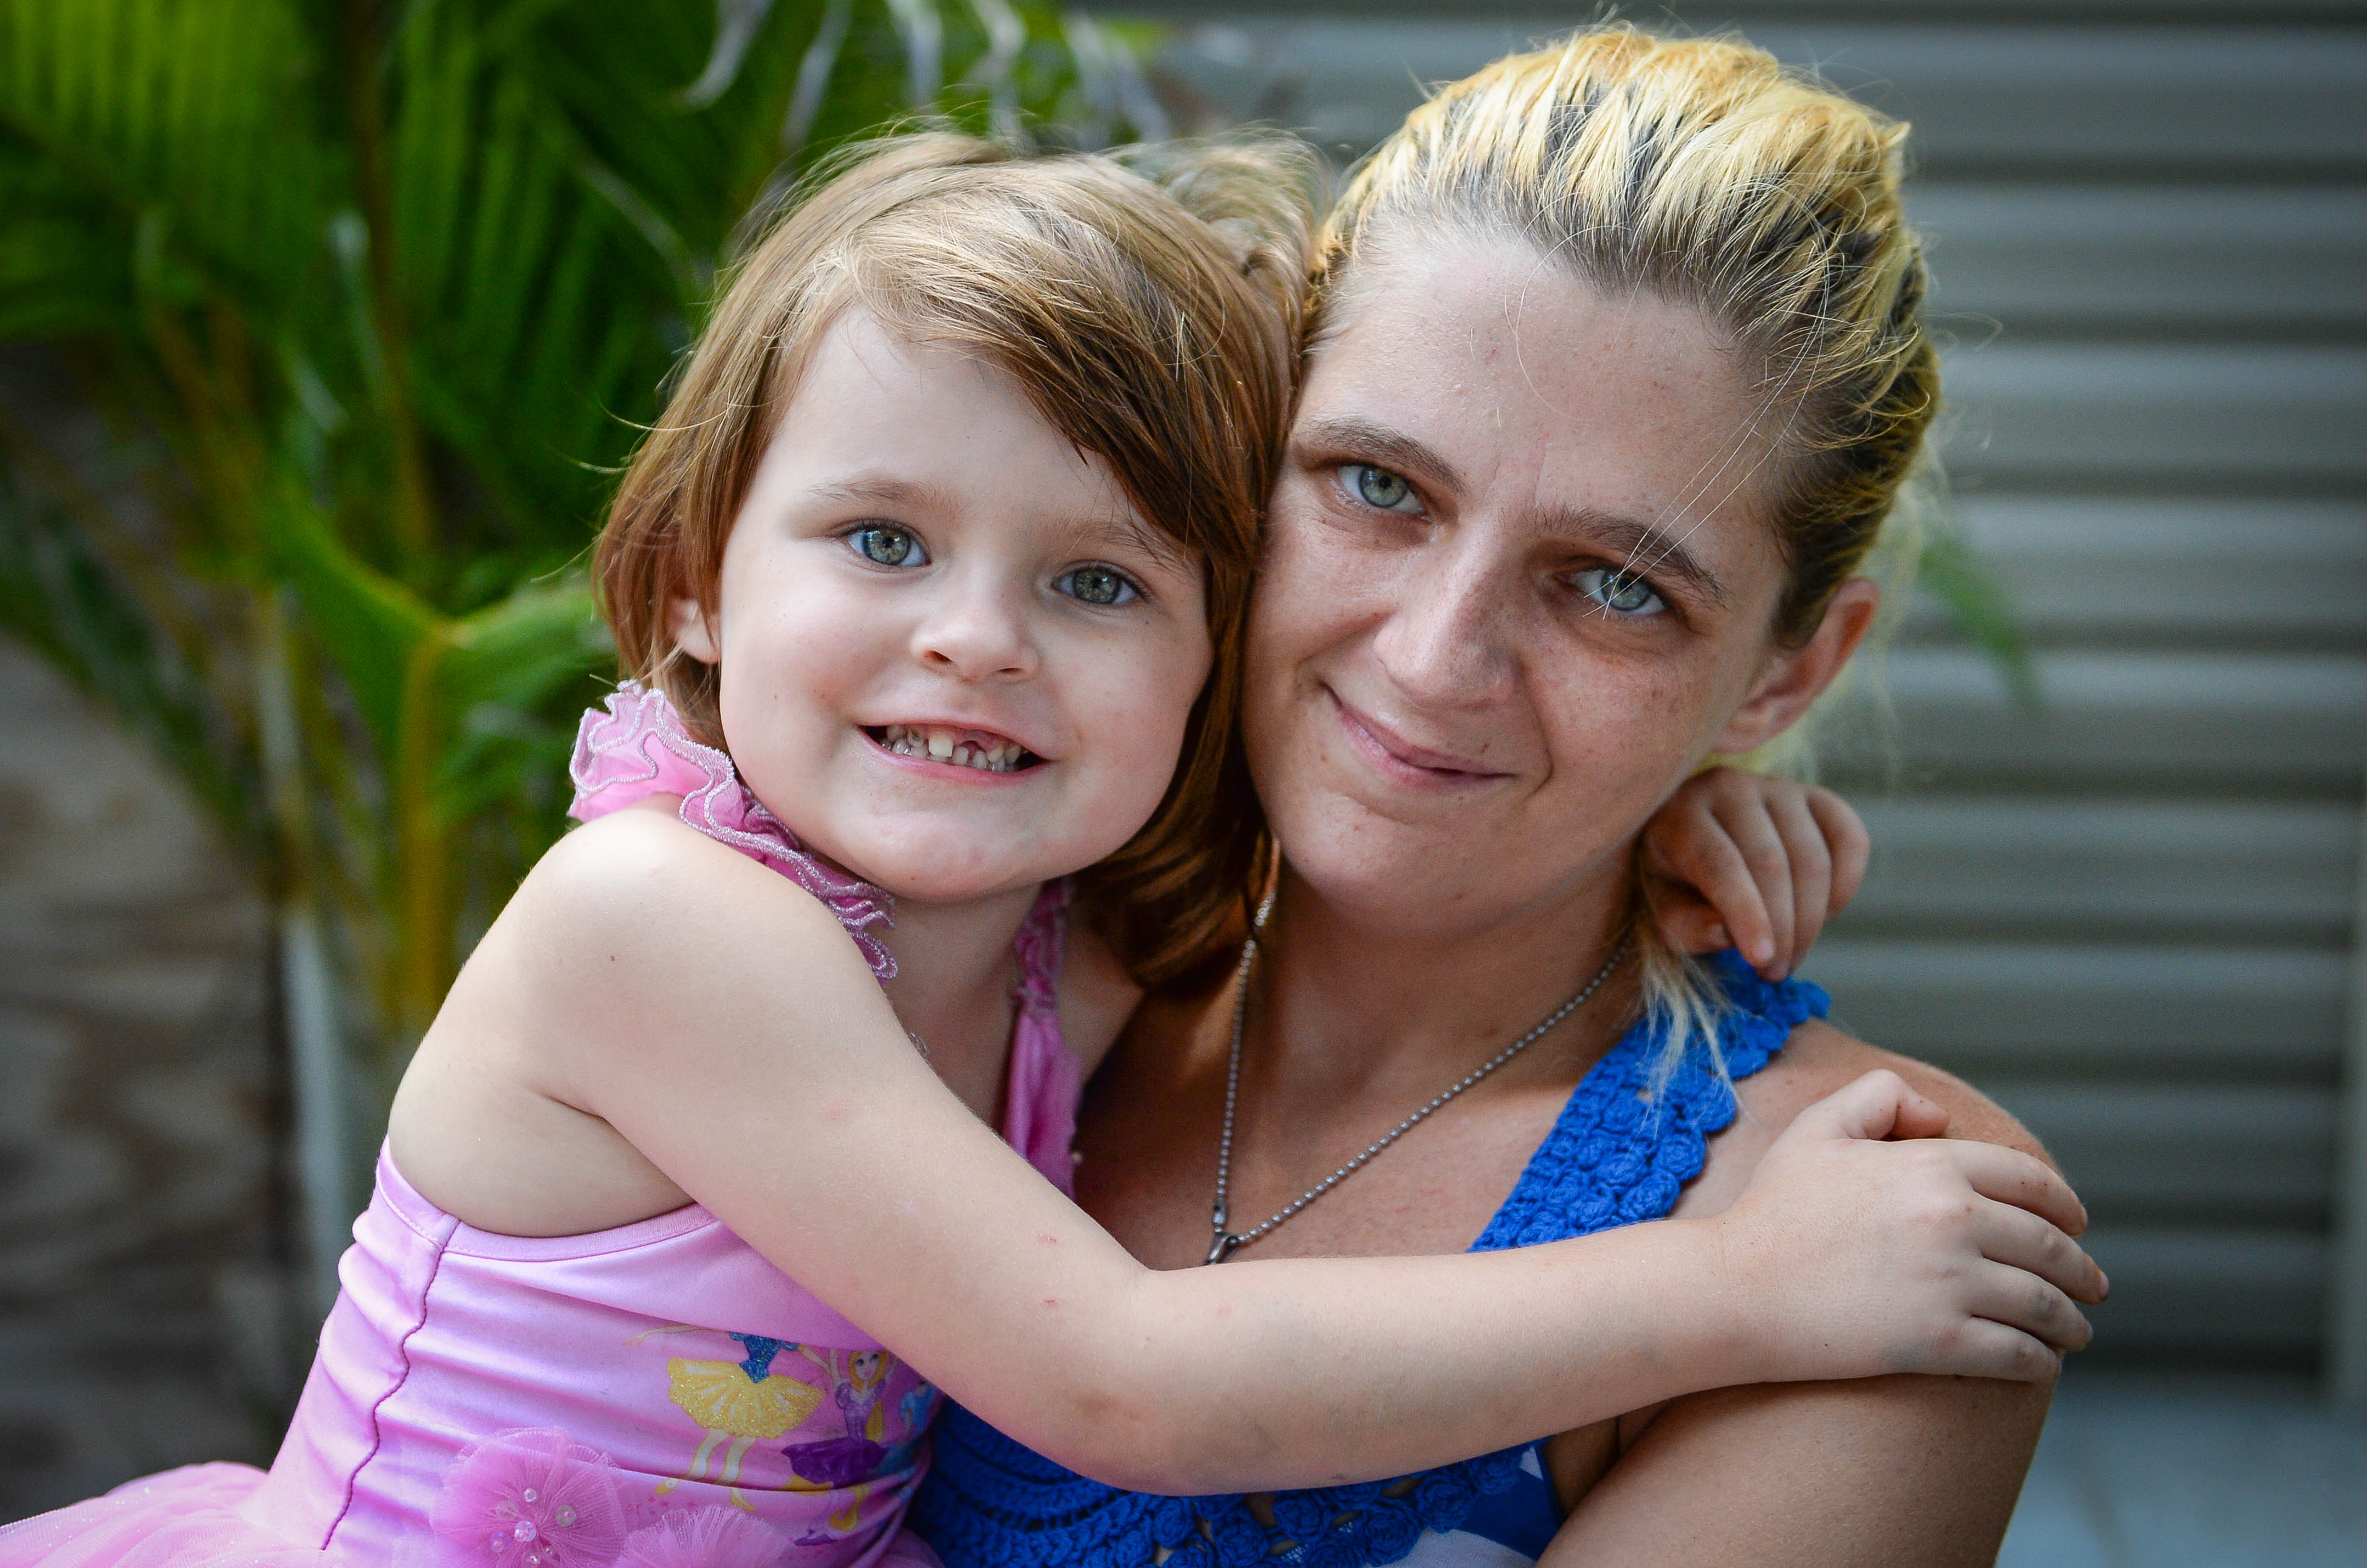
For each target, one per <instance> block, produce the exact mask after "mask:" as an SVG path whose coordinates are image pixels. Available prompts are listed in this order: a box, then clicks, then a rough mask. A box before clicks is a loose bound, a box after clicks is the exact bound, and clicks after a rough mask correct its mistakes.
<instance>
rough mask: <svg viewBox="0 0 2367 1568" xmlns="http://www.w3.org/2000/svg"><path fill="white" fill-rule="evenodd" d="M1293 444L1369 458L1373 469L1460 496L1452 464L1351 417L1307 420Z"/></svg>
mask: <svg viewBox="0 0 2367 1568" xmlns="http://www.w3.org/2000/svg"><path fill="white" fill-rule="evenodd" d="M1292 445H1294V446H1318V447H1331V448H1334V449H1337V450H1340V451H1344V452H1356V453H1361V454H1365V455H1368V456H1370V457H1372V458H1373V459H1374V460H1375V462H1376V466H1380V467H1386V468H1390V469H1391V470H1393V471H1397V472H1402V473H1406V474H1410V475H1412V476H1413V477H1414V478H1416V479H1421V480H1423V481H1424V482H1426V483H1428V484H1429V485H1431V486H1432V487H1433V489H1437V490H1443V491H1455V492H1457V493H1460V492H1461V491H1462V489H1463V476H1461V475H1460V474H1458V473H1456V472H1455V465H1454V464H1452V463H1450V462H1448V461H1447V460H1446V459H1445V458H1444V457H1440V456H1439V455H1438V454H1437V453H1436V452H1433V451H1432V450H1431V449H1430V448H1429V447H1428V446H1424V445H1423V444H1422V443H1421V442H1420V441H1417V440H1415V439H1414V438H1413V437H1412V436H1410V435H1408V434H1405V433H1404V432H1403V431H1399V430H1391V429H1389V428H1388V427H1387V425H1382V424H1375V423H1373V422H1372V421H1370V420H1366V419H1356V418H1353V417H1349V418H1341V419H1318V420H1309V421H1308V423H1305V424H1302V425H1300V426H1299V427H1298V431H1297V434H1296V435H1294V436H1293V437H1292Z"/></svg>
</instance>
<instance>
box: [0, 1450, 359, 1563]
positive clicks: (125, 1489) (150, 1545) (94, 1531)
mask: <svg viewBox="0 0 2367 1568" xmlns="http://www.w3.org/2000/svg"><path fill="white" fill-rule="evenodd" d="M262 1484H263V1472H261V1471H259V1470H257V1469H255V1467H254V1466H253V1465H247V1464H192V1465H185V1466H183V1467H182V1468H181V1469H179V1470H168V1471H166V1472H164V1473H163V1474H161V1475H143V1476H142V1477H141V1478H140V1479H139V1480H137V1481H130V1482H126V1483H124V1484H122V1485H121V1486H119V1487H117V1488H116V1489H115V1490H114V1491H112V1492H110V1493H108V1495H106V1496H104V1497H94V1498H92V1499H91V1500H90V1501H89V1502H87V1503H77V1504H75V1505H74V1506H73V1507H71V1508H60V1509H59V1510H57V1512H55V1513H52V1514H41V1515H38V1516H36V1517H32V1518H29V1519H20V1520H18V1521H17V1523H15V1524H13V1525H7V1526H5V1527H0V1568H340V1565H342V1564H343V1562H344V1559H343V1558H342V1557H341V1556H340V1555H338V1554H337V1553H334V1552H328V1551H321V1550H320V1549H318V1548H317V1547H306V1546H298V1545H295V1544H293V1543H291V1542H289V1541H288V1540H283V1539H282V1538H280V1537H278V1536H276V1535H273V1534H271V1533H270V1532H269V1531H267V1530H264V1529H257V1528H256V1527H255V1525H253V1524H251V1523H249V1522H248V1520H247V1519H246V1517H245V1516H243V1514H241V1513H240V1512H239V1511H238V1509H239V1505H240V1504H241V1503H243V1502H244V1501H246V1499H247V1496H248V1495H249V1494H251V1493H252V1492H254V1490H255V1488H256V1487H257V1486H260V1485H262Z"/></svg>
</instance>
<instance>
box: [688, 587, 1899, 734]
mask: <svg viewBox="0 0 2367 1568" xmlns="http://www.w3.org/2000/svg"><path fill="white" fill-rule="evenodd" d="M1881 607H1882V590H1881V589H1879V588H1877V587H1875V586H1874V581H1873V580H1872V579H1871V578H1864V577H1852V578H1851V579H1850V580H1849V581H1846V582H1844V583H1842V584H1841V585H1840V587H1839V588H1837V589H1835V590H1834V591H1833V596H1832V599H1831V601H1830V602H1829V604H1826V606H1825V618H1824V619H1823V620H1822V621H1820V622H1818V626H1817V629H1816V630H1815V631H1814V632H1813V633H1811V634H1810V635H1809V637H1808V640H1807V641H1806V642H1804V643H1802V644H1801V645H1800V646H1799V647H1797V648H1795V649H1777V650H1776V653H1775V656H1774V657H1773V658H1772V659H1771V660H1768V661H1767V668H1766V669H1764V670H1762V671H1760V672H1759V683H1758V684H1757V685H1755V686H1753V687H1752V688H1751V689H1750V695H1749V696H1748V697H1746V698H1744V699H1743V702H1742V706H1741V707H1740V708H1739V709H1738V710H1736V712H1735V715H1734V716H1733V717H1732V718H1730V719H1728V720H1727V725H1726V729H1725V731H1724V732H1723V733H1721V734H1720V735H1719V736H1718V738H1717V740H1716V743H1715V744H1713V745H1712V746H1711V747H1710V750H1713V751H1716V752H1717V753H1719V754H1721V755H1724V756H1729V757H1732V756H1739V755H1741V754H1742V753H1743V752H1746V751H1755V750H1758V749H1759V748H1760V747H1761V746H1764V745H1766V744H1767V742H1769V741H1770V740H1772V739H1775V738H1776V737H1777V736H1779V735H1781V734H1783V733H1784V731H1785V730H1786V729H1789V728H1792V726H1793V724H1794V723H1795V721H1796V720H1797V719H1798V718H1799V716H1801V715H1802V714H1804V713H1806V712H1807V711H1808V705H1809V704H1811V703H1813V702H1815V701H1816V700H1817V699H1818V697H1820V696H1822V695H1824V693H1825V688H1826V687H1827V686H1829V685H1831V684H1832V683H1833V678H1834V677H1835V676H1837V675H1839V674H1840V672H1841V667H1842V666H1843V665H1845V664H1847V663H1848V662H1849V660H1850V655H1851V654H1852V653H1855V652H1856V651H1857V645H1858V644H1860V643H1862V642H1863V641H1864V640H1865V634H1866V633H1867V632H1868V631H1869V630H1871V629H1872V628H1873V626H1874V612H1875V611H1876V610H1878V609H1880V608H1881ZM687 646H688V645H687V644H685V647H687Z"/></svg>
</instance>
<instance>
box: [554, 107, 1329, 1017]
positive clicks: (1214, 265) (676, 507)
mask: <svg viewBox="0 0 2367 1568" xmlns="http://www.w3.org/2000/svg"><path fill="white" fill-rule="evenodd" d="M1295 145H1296V144H1294V143H1288V142H1285V141H1280V140H1274V141H1227V142H1218V143H1207V144H1200V145H1181V146H1170V147H1166V148H1161V149H1146V150H1138V151H1136V152H1130V153H1128V152H1120V153H1113V154H1097V155H1051V156H1028V155H1023V154H1020V153H1017V152H1014V151H1012V150H1011V149H1009V148H1006V147H1004V146H1002V145H1000V144H997V143H994V142H990V141H980V140H977V139H974V138H970V137H965V136H957V135H953V134H949V133H942V132H923V133H916V134H911V135H904V136H897V137H892V138H889V139H888V140H885V141H879V142H875V143H872V144H870V145H868V146H866V147H862V148H858V149H855V151H853V152H850V153H848V154H846V155H845V156H844V157H842V158H840V159H838V160H835V161H834V162H833V163H832V164H831V165H830V166H829V167H828V168H827V169H826V170H824V171H823V173H822V175H820V176H818V177H817V178H816V179H815V180H813V181H811V182H810V183H809V184H808V185H807V186H805V187H804V188H803V190H802V191H801V192H800V193H799V195H798V197H797V198H796V199H794V200H793V201H792V202H791V204H790V205H789V206H788V207H787V209H786V212H785V214H784V215H783V216H781V217H780V218H779V219H778V220H776V222H775V223H773V224H772V225H771V227H770V228H769V229H768V230H766V231H764V232H763V233H762V234H761V236H760V237H759V238H758V239H757V241H756V242H755V243H754V244H753V248H751V249H750V250H749V251H748V252H747V254H746V255H745V256H744V257H743V258H742V260H741V261H740V262H739V263H738V265H736V266H735V268H734V269H733V271H732V273H731V275H730V279H729V284H728V287H727V288H726V289H725V291H724V294H723V297H722V299H721V300H720V302H719V304H718V305H717V307H716V310H715V313H714V317H713V319H712V321H710V322H709V323H708V327H707V330H706V332H705V333H703V334H702V335H701V337H700V339H699V342H698V344H697V348H696V350H695V351H694V352H693V353H692V355H690V357H689V360H688V363H687V364H686V365H685V367H684V369H683V372H682V375H681V378H680V380H679V382H678V383H677V385H676V386H675V388H674V392H673V396H672V398H671V400H670V401H669V403H668V405H667V408H666V412H665V413H664V415H663V417H662V418H661V419H660V420H659V421H658V423H657V424H656V425H655V426H653V427H652V428H651V431H650V433H649V434H648V436H647V438H646V439H645V440H644V441H643V442H642V444H641V446H640V450H639V451H638V452H637V453H636V454H635V456H634V457H633V460H632V463H631V465H630V466H629V468H627V470H626V473H625V476H624V480H623V483H622V485H621V487H620V488H619V490H618V491H617V499H616V502H615V503H614V505H613V506H612V508H611V509H610V513H609V516H608V520H607V523H606V526H605V527H604V528H603V529H602V531H601V534H600V538H599V543H598V545H597V546H596V547H595V556H594V561H595V571H596V575H597V579H598V591H599V594H600V601H601V607H602V610H603V612H604V613H605V614H606V616H607V618H608V621H609V624H610V625H611V626H614V627H615V629H616V634H617V654H618V659H619V661H620V662H621V663H622V665H623V667H624V670H625V672H626V674H628V675H629V676H632V677H634V678H637V679H640V680H642V681H645V682H650V683H651V684H653V685H655V686H657V687H659V688H660V689H662V690H663V691H664V692H665V693H666V694H667V695H668V696H669V697H671V698H672V699H673V701H674V705H675V706H676V707H677V708H679V709H680V710H681V712H682V715H683V718H684V721H685V723H686V724H687V725H688V726H689V728H691V730H692V731H693V733H695V734H697V736H699V738H700V739H704V740H706V741H708V743H710V744H714V745H721V744H722V741H723V737H722V734H721V727H720V723H719V713H718V705H717V681H718V677H717V672H716V671H715V669H714V667H713V666H711V665H707V664H702V663H699V662H697V661H696V660H690V659H687V658H685V657H682V656H680V655H679V653H678V651H677V649H675V647H674V636H673V632H672V629H671V626H670V615H669V607H670V606H671V605H672V604H674V602H676V601H679V600H688V601H691V602H694V603H697V604H700V605H702V606H703V607H705V608H706V609H707V610H708V612H709V613H712V612H713V611H714V609H715V607H716V593H717V583H718V579H719V574H720V571H721V569H722V561H723V547H724V544H725V541H726V540H727V539H728V538H729V536H730V531H731V526H732V524H733V522H734V520H735V519H736V518H737V517H738V515H739V511H740V507H741V503H742V501H743V499H744V498H745V496H746V493H747V490H748V486H749V482H750V480H751V479H752V477H753V474H754V472H755V469H756V465H757V462H758V460H759V459H760V458H761V457H762V456H763V454H764V447H765V445H766V444H767V443H768V442H769V441H770V440H771V438H772V434H773V432H774V429H775V427H776V424H777V423H778V421H779V417H780V414H781V412H782V411H783V410H784V409H785V408H786V407H787V403H788V400H789V398H790V397H791V396H792V395H793V394H794V392H795V391H796V389H797V383H798V372H799V370H800V369H801V368H802V367H803V365H804V363H805V360H806V358H807V356H808V355H810V352H811V350H812V348H813V345H814V344H815V343H816V342H817V341H819V339H820V338H821V335H822V333H824V332H825V331H827V330H828V328H829V327H830V325H831V323H832V321H836V320H837V319H838V318H839V317H840V316H841V315H842V314H843V313H844V312H845V311H847V310H865V311H867V312H868V313H869V314H870V315H871V316H872V317H873V318H874V319H876V320H878V321H879V322H881V323H882V324H883V325H885V326H886V327H888V328H889V330H890V331H892V332H896V333H900V334H902V335H904V336H906V337H908V338H910V339H912V341H915V342H930V343H946V344H957V345H960V346H962V347H964V348H967V349H968V350H970V351H973V352H975V353H977V354H979V355H982V356H983V357H985V358H986V359H987V360H988V361H990V362H991V363H992V364H994V365H996V366H998V367H1000V368H1002V370H1004V371H1005V372H1007V373H1008V374H1009V375H1010V376H1011V377H1012V378H1014V380H1015V381H1017V382H1018V384H1019V385H1020V386H1021V388H1022V389H1025V392H1026V394H1027V395H1028V397H1029V398H1030V399H1031V400H1033V401H1034V402H1035V404H1036V408H1037V409H1038V411H1039V412H1042V414H1043V415H1044V417H1045V418H1046V419H1047V420H1048V421H1049V422H1050V423H1051V424H1052V425H1053V426H1054V428H1056V429H1058V430H1059V432H1060V433H1061V434H1063V435H1065V436H1067V437H1068V438H1069V439H1070V441H1072V442H1074V443H1075V444H1076V446H1078V447H1079V448H1080V449H1082V450H1083V451H1087V452H1092V453H1094V454H1096V455H1097V456H1099V457H1102V458H1104V459H1105V460H1106V461H1107V462H1108V463H1109V465H1110V467H1111V468H1112V469H1113V470H1114V471H1115V472H1116V477H1117V479H1118V480H1119V481H1120V482H1121V483H1122V484H1123V485H1124V486H1125V487H1126V490H1127V495H1128V498H1129V499H1130V500H1131V501H1132V502H1134V504H1135V506H1136V507H1137V509H1138V511H1139V512H1140V513H1141V514H1142V516H1143V517H1144V518H1145V519H1146V520H1147V521H1148V522H1149V523H1150V525H1151V526H1152V527H1153V528H1154V529H1156V530H1157V531H1158V532H1159V533H1160V535H1161V536H1163V538H1164V539H1165V540H1166V541H1168V542H1169V543H1172V545H1173V546H1174V547H1176V548H1177V549H1178V550H1179V551H1181V552H1183V554H1184V555H1185V556H1186V557H1187V558H1190V559H1193V560H1195V561H1197V562H1199V563H1201V565H1202V568H1203V573H1204V579H1205V581H1206V601H1207V624H1208V632H1209V636H1210V638H1211V640H1212V641H1213V643H1214V645H1215V649H1216V661H1215V665H1214V668H1213V670H1212V671H1211V672H1210V674H1209V677H1208V681H1207V684H1206V686H1205V687H1204V688H1203V690H1202V692H1201V694H1200V696H1199V699H1198V702H1197V704H1196V705H1195V707H1194V709H1193V712H1192V716H1191V720H1190V725H1189V728H1188V729H1187V731H1186V734H1185V738H1184V744H1183V757H1182V759H1181V761H1180V763H1179V765H1178V767H1177V769H1176V774H1175V778H1174V780H1173V782H1172V784H1170V786H1169V788H1168V791H1167V794H1166V796H1165V798H1164V799H1163V800H1162V801H1161V804H1160V807H1159V809H1158V811H1157V812H1156V813H1155V814H1154V815H1153V816H1152V818H1151V819H1150V822H1149V823H1148V824H1146V825H1145V826H1144V828H1143V829H1142V830H1141V831H1140V832H1139V833H1138V834H1137V835H1136V836H1135V837H1134V839H1133V840H1131V841H1130V842H1128V843H1127V845H1126V846H1125V847H1124V848H1123V849H1121V850H1119V851H1118V852H1117V853H1116V854H1115V855H1113V856H1112V857H1110V858H1109V859H1108V860H1106V861H1104V862H1103V863H1101V864H1099V865H1097V866H1094V867H1093V868H1092V869H1091V870H1090V871H1088V872H1087V873H1085V874H1083V875H1082V878H1081V882H1082V891H1083V892H1084V893H1085V894H1086V895H1087V896H1088V898H1089V907H1090V908H1092V909H1093V911H1094V912H1095V914H1096V917H1097V918H1098V919H1101V920H1102V921H1103V923H1104V925H1105V928H1106V933H1107V934H1108V935H1109V936H1110V938H1111V940H1112V941H1113V942H1114V943H1115V945H1116V948H1117V951H1118V953H1119V955H1120V957H1121V959H1122V960H1123V961H1124V962H1125V963H1126V964H1127V967H1128V969H1129V970H1130V971H1131V972H1132V973H1133V974H1134V976H1136V978H1137V979H1138V980H1140V981H1142V982H1143V983H1145V984H1156V983H1158V982H1160V981H1161V980H1163V979H1165V978H1167V977H1168V976H1170V975H1172V973H1174V972H1175V971H1176V969H1177V968H1178V967H1180V966H1182V965H1183V964H1189V963H1191V962H1193V961H1195V960H1196V959H1197V958H1199V957H1200V956H1201V955H1203V954H1204V953H1206V950H1207V948H1208V947H1209V945H1210V943H1211V942H1212V940H1214V933H1216V932H1217V931H1221V930H1222V929H1224V928H1226V927H1227V926H1228V925H1229V924H1235V923H1238V917H1239V902H1240V897H1241V889H1242V887H1243V886H1244V885H1245V884H1246V882H1247V880H1248V861H1249V857H1250V854H1251V845H1252V844H1253V841H1254V838H1255V828H1254V825H1253V824H1254V815H1255V802H1254V798H1253V796H1252V795H1251V789H1250V784H1249V776H1248V772H1247V769H1246V767H1245V766H1244V765H1243V764H1242V762H1241V760H1240V750H1239V748H1238V746H1236V745H1235V744H1234V741H1233V732H1234V729H1235V728H1236V718H1237V715H1238V712H1239V707H1240V643H1241V636H1240V628H1241V623H1242V619H1243V616H1244V615H1245V614H1246V611H1247V607H1248V601H1249V588H1250V579H1251V571H1252V570H1253V568H1254V565H1255V561H1256V548H1257V532H1258V525H1259V522H1260V520H1261V518H1262V517H1263V512H1264V507H1265V501H1266V496H1267V493H1268V491H1270V490H1271V489H1272V487H1273V483H1274V465H1275V460H1276V456H1277V453H1278V450H1279V441H1280V433H1281V430H1282V427H1283V424H1284V422H1285V419H1286V418H1287V416H1288V412H1289V404H1290V396H1291V389H1292V385H1293V378H1294V367H1295V363H1296V352H1297V327H1298V310H1299V306H1300V299H1301V291H1302V288H1303V285H1304V280H1305V276H1306V268H1307V255H1308V241H1309V236H1310V234H1311V231H1312V229H1313V221H1314V220H1313V208H1312V204H1311V201H1310V199H1309V196H1308V192H1309V187H1310V183H1311V182H1310V179H1309V177H1308V170H1307V167H1306V165H1305V164H1304V163H1303V162H1302V160H1301V155H1300V154H1298V153H1297V152H1295V151H1294V148H1295Z"/></svg>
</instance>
